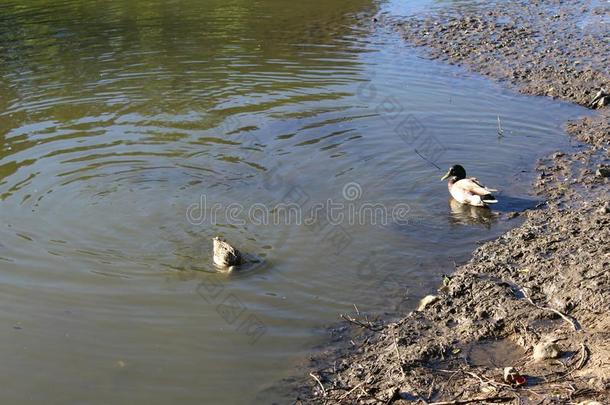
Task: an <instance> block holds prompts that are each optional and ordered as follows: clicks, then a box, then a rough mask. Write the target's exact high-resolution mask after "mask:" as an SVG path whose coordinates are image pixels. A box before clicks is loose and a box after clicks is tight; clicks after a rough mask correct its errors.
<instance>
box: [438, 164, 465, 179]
mask: <svg viewBox="0 0 610 405" xmlns="http://www.w3.org/2000/svg"><path fill="white" fill-rule="evenodd" d="M449 177H452V178H454V180H455V181H457V180H461V179H465V178H466V170H465V169H464V168H463V167H462V166H460V165H453V166H451V168H449V171H448V172H447V173H445V175H444V176H443V177H441V180H445V179H447V178H449Z"/></svg>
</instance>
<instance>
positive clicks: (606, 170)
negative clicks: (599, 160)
mask: <svg viewBox="0 0 610 405" xmlns="http://www.w3.org/2000/svg"><path fill="white" fill-rule="evenodd" d="M595 175H596V176H597V177H610V167H608V166H600V167H598V168H597V171H596V172H595Z"/></svg>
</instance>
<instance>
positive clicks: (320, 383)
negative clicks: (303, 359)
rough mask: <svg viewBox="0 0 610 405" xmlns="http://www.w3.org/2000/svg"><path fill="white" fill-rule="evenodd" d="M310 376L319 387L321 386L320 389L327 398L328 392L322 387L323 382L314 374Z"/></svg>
mask: <svg viewBox="0 0 610 405" xmlns="http://www.w3.org/2000/svg"><path fill="white" fill-rule="evenodd" d="M309 375H310V376H311V377H312V378H313V379H314V380H316V382H317V383H318V385H319V386H320V388H322V396H323V397H325V396H326V390H325V389H324V386H323V385H322V381H320V379H319V378H318V377H316V375H315V374H314V373H309Z"/></svg>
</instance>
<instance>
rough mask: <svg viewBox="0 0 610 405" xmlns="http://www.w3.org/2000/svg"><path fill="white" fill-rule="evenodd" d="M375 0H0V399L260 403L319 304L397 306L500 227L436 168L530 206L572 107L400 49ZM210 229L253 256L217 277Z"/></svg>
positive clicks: (318, 335)
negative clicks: (460, 172)
mask: <svg viewBox="0 0 610 405" xmlns="http://www.w3.org/2000/svg"><path fill="white" fill-rule="evenodd" d="M447 4H449V3H443V4H442V5H445V6H450V4H449V5H447ZM415 5H416V6H417V7H418V8H416V9H418V10H419V9H422V8H425V7H427V3H426V2H416V4H415ZM376 7H378V6H376V5H374V4H371V2H369V1H368V0H367V1H365V0H362V1H360V0H354V1H350V2H345V1H338V0H337V1H334V0H333V1H308V2H300V3H298V2H297V3H295V2H288V1H280V0H261V1H255V2H254V1H241V0H233V1H231V0H229V1H215V0H205V1H190V0H179V1H178V0H175V1H118V0H113V1H105V2H96V1H76V0H66V1H58V2H47V1H28V2H17V1H14V2H13V1H2V2H0V60H1V62H2V63H1V64H0V76H1V80H0V219H1V224H0V294H1V295H0V296H1V297H2V298H1V299H2V305H1V310H0V320H1V324H2V325H3V326H2V328H0V350H1V351H2V353H3V355H2V365H1V366H0V367H1V373H0V381H1V382H2V383H3V384H2V385H3V387H4V388H3V390H2V393H0V399H1V400H2V402H3V403H41V402H46V403H58V404H59V403H62V404H63V403H100V404H102V403H103V404H107V403H159V404H165V403H168V402H170V401H180V403H252V402H253V398H258V401H259V402H261V403H267V402H268V401H270V400H271V399H273V396H274V395H277V392H276V391H275V390H271V391H266V390H267V388H269V387H271V386H273V385H274V384H275V383H276V382H277V381H278V380H280V379H281V378H284V377H287V376H289V375H291V373H293V372H294V366H295V365H296V364H299V363H300V362H301V361H302V360H303V359H304V358H305V356H306V355H307V353H309V352H310V351H311V349H312V348H313V347H314V346H315V345H318V344H320V343H322V342H323V341H324V337H325V332H324V327H325V326H326V325H330V324H332V323H333V322H335V321H336V320H337V319H338V314H340V313H343V312H349V311H352V310H353V304H356V305H357V306H358V308H359V309H360V311H368V312H372V313H382V312H390V313H396V312H401V311H407V310H409V309H410V308H412V306H413V305H414V302H416V300H417V299H418V298H419V297H421V296H422V295H425V294H426V293H428V292H429V291H431V290H432V289H433V288H434V287H435V286H436V285H437V283H438V276H439V275H440V274H441V273H444V272H447V271H449V270H450V269H451V267H452V262H453V260H456V261H459V260H462V259H464V258H465V257H467V254H468V252H469V251H470V250H471V249H472V248H473V247H474V246H475V242H476V241H478V240H483V239H486V238H491V237H493V236H494V235H497V234H498V233H499V232H501V231H502V230H504V229H506V228H507V227H508V226H510V224H509V223H507V222H506V221H502V220H498V219H497V218H496V217H493V216H490V215H489V214H487V213H485V212H481V211H476V210H475V211H472V210H464V209H463V208H461V207H456V206H455V205H451V204H450V203H449V200H448V196H447V190H446V185H445V184H444V183H442V182H440V181H439V180H438V179H439V177H440V176H441V175H442V173H441V172H440V171H439V170H438V169H437V168H436V167H435V165H438V166H440V167H442V168H446V167H447V166H449V165H450V164H452V163H455V162H461V163H463V164H464V165H465V166H466V168H467V170H469V172H470V173H471V174H473V175H476V176H477V177H479V178H480V179H481V180H483V181H484V182H486V183H489V184H490V185H493V186H496V187H497V188H500V189H501V190H502V193H501V198H502V199H503V200H502V201H503V204H502V205H500V206H499V209H500V210H510V209H515V208H519V207H522V206H524V205H527V204H530V202H528V201H523V200H522V199H527V198H528V197H527V190H528V179H529V178H530V176H531V168H532V162H533V159H534V158H535V157H536V156H539V155H541V154H543V153H545V152H547V151H550V150H553V149H556V148H559V147H566V146H567V141H566V139H565V137H564V135H563V133H562V131H561V129H560V124H561V123H562V122H563V121H564V120H565V119H567V118H569V117H570V116H574V115H575V114H578V113H579V112H580V110H579V109H577V108H574V107H570V106H566V105H562V104H559V103H554V102H551V101H549V100H544V99H535V98H527V97H520V96H515V95H513V94H511V93H509V92H506V91H503V90H502V89H501V88H500V87H498V86H496V85H493V84H490V83H489V82H487V81H485V80H483V79H481V78H477V77H472V76H470V75H468V74H466V73H464V72H463V71H461V70H459V69H455V68H453V67H448V66H443V65H439V64H437V63H435V62H430V61H426V60H424V59H422V58H421V57H418V56H417V54H416V53H415V52H413V51H412V50H410V49H408V48H407V47H406V46H404V44H402V42H401V41H400V40H399V39H398V38H397V37H396V36H394V35H393V34H391V33H389V32H384V31H383V30H382V29H378V28H375V27H374V26H372V25H371V24H370V23H369V22H368V18H366V19H364V22H362V21H361V20H358V19H357V18H356V16H358V15H361V14H367V15H371V14H373V13H375V12H376V11H377V10H376ZM382 7H389V10H397V9H398V10H402V9H403V7H404V5H402V3H401V4H394V3H390V4H389V5H382ZM498 116H500V120H501V125H502V128H503V136H498V131H497V127H498ZM329 199H330V200H331V201H330V202H331V203H333V204H340V206H341V210H340V211H341V212H342V213H343V214H344V216H343V218H342V220H339V221H335V220H329V218H326V220H325V218H324V217H322V216H316V220H315V221H311V223H309V222H308V223H307V224H300V225H299V224H296V223H295V222H296V221H292V220H290V221H281V220H280V221H279V222H280V223H278V224H276V223H274V218H286V217H285V216H284V217H281V215H280V214H278V213H277V211H274V210H273V208H274V207H275V205H276V204H277V203H278V202H282V201H283V202H293V203H297V204H298V207H299V209H300V212H301V213H304V215H303V216H304V217H307V214H308V213H311V212H312V210H314V211H315V207H316V206H318V205H317V204H319V203H328V200H329ZM203 202H205V204H206V205H205V208H206V210H205V211H199V208H201V205H202V203H203ZM231 204H240V205H239V206H235V205H234V206H231ZM365 204H369V206H370V207H373V206H374V207H377V208H376V209H378V208H380V207H381V208H380V209H381V210H382V212H381V213H379V212H378V214H379V215H383V214H384V213H385V214H388V218H387V220H386V221H385V223H381V222H384V221H382V218H381V217H376V218H377V220H376V221H374V220H373V216H369V217H367V216H366V215H368V214H366V213H365V212H364V211H362V207H363V206H365ZM327 205H328V204H327ZM233 207H236V210H235V211H232V209H233ZM253 207H258V208H261V207H262V209H261V210H260V211H257V210H256V209H253ZM189 208H190V210H189ZM240 208H241V209H240ZM399 208H400V210H399ZM350 210H352V211H350ZM384 210H385V211H384ZM187 212H189V214H190V216H187ZM204 212H205V214H206V215H205V217H204V215H203V213H204ZM212 212H215V213H216V216H215V217H212ZM316 212H317V211H316ZM367 212H370V211H367ZM252 213H257V215H250V217H248V215H247V214H252ZM265 213H266V214H265ZM349 213H360V216H358V215H356V216H354V215H352V216H351V217H350V218H351V219H349V218H348V216H349ZM261 215H262V217H261ZM265 215H268V216H266V217H265ZM375 215H377V214H375ZM392 215H394V216H392ZM253 216H254V217H253ZM261 218H262V219H261ZM265 218H266V219H265ZM305 219H306V218H303V220H305ZM335 219H336V218H335ZM284 222H290V223H288V224H286V223H284ZM217 234H222V235H225V236H226V237H227V238H228V239H230V240H231V241H233V242H234V243H235V244H237V245H238V246H240V247H241V248H242V249H243V250H245V251H248V252H251V253H253V254H256V255H257V256H259V257H260V258H262V259H264V261H263V263H261V264H259V265H257V266H252V267H251V268H250V269H248V270H247V271H245V272H240V273H232V274H218V273H215V269H214V267H213V266H212V265H211V238H212V237H213V236H215V235H217ZM273 392H275V394H273Z"/></svg>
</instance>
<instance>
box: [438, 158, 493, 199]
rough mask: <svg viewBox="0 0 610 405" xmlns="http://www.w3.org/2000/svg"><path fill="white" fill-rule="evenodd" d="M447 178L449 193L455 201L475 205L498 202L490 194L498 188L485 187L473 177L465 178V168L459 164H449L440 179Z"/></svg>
mask: <svg viewBox="0 0 610 405" xmlns="http://www.w3.org/2000/svg"><path fill="white" fill-rule="evenodd" d="M447 178H448V179H449V182H448V185H447V186H448V188H449V193H450V194H451V196H452V197H453V198H454V199H455V200H456V201H457V202H460V203H462V204H468V205H474V206H475V207H487V206H488V205H487V204H494V203H497V202H498V200H496V198H495V197H494V196H493V195H492V194H491V193H492V192H493V191H498V190H494V189H493V188H487V187H485V186H484V185H482V184H481V183H479V181H478V180H477V179H475V178H474V177H471V178H466V170H465V169H464V168H463V167H462V166H460V165H453V166H451V168H450V169H449V171H448V172H447V173H446V174H445V175H444V176H443V177H442V178H441V180H445V179H447Z"/></svg>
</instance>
